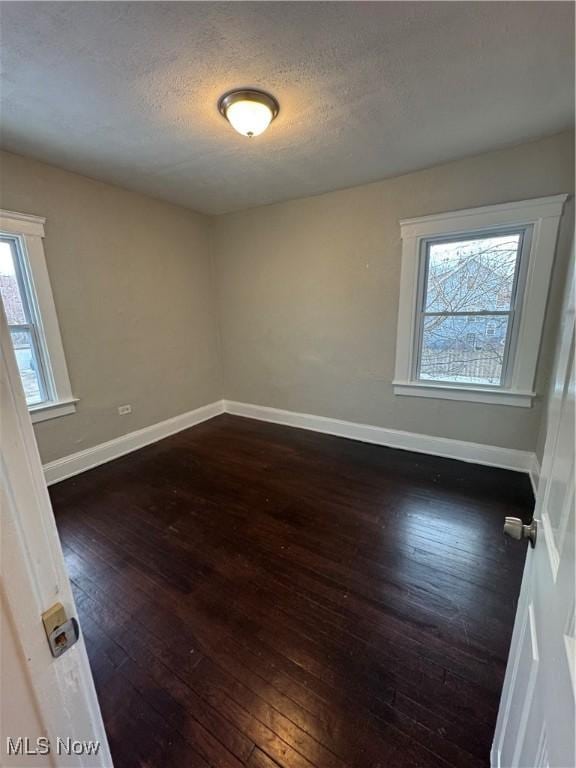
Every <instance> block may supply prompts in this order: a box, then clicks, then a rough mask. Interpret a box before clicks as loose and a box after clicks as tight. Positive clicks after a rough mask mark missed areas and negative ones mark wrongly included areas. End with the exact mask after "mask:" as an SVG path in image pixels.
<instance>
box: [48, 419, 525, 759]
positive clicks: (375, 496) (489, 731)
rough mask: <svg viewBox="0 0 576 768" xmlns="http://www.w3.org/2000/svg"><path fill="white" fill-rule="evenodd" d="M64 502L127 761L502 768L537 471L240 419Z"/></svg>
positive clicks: (95, 475) (80, 599)
mask: <svg viewBox="0 0 576 768" xmlns="http://www.w3.org/2000/svg"><path fill="white" fill-rule="evenodd" d="M51 496H52V501H53V504H54V509H55V513H56V520H57V524H58V528H59V531H60V535H61V538H62V544H63V547H64V552H65V556H66V561H67V564H68V569H69V573H70V577H71V579H72V582H73V587H74V592H75V596H76V601H77V607H78V612H79V616H80V620H81V625H82V630H83V633H84V637H85V640H86V644H87V647H88V654H89V656H90V661H91V665H92V670H93V673H94V678H95V680H96V686H97V689H98V693H99V697H100V702H101V706H102V711H103V714H104V720H105V723H106V727H107V731H108V736H109V740H110V745H111V749H112V754H113V757H114V761H115V765H116V767H117V768H127V767H128V766H146V768H153V767H155V766H158V768H160V767H162V768H167V767H168V766H175V767H176V766H177V767H178V768H186V766H198V768H200V767H202V768H206V766H213V768H238V767H239V766H243V765H245V766H250V768H276V767H277V766H283V767H284V768H310V766H317V767H318V768H344V766H348V767H349V768H376V767H377V766H379V767H380V768H385V767H389V768H404V767H407V766H410V767H411V768H414V767H415V766H421V767H422V768H428V767H429V766H430V767H432V766H433V767H434V768H441V767H442V766H461V767H463V768H464V767H465V768H476V766H487V765H488V763H489V761H488V755H489V749H490V743H491V740H492V735H493V731H494V725H495V719H496V712H497V707H498V700H499V695H500V690H501V686H502V681H503V675H504V668H505V662H506V656H507V652H508V646H509V642H510V637H511V632H512V623H513V618H514V612H515V604H516V599H517V596H518V591H519V587H520V580H521V571H522V564H523V559H524V554H525V546H524V545H520V544H519V543H517V542H511V541H507V540H505V539H504V537H503V536H502V524H503V519H504V516H505V515H516V516H520V517H524V518H525V519H526V520H527V519H528V518H529V517H530V514H531V509H532V494H531V491H530V486H529V481H528V478H527V476H524V475H521V474H517V473H514V472H506V471H503V470H496V469H490V468H487V467H479V466H474V465H470V464H465V463H461V462H456V461H451V460H448V459H439V458H434V457H430V456H423V455H420V454H414V453H408V452H403V451H395V450H391V449H387V448H379V447H376V446H370V445H366V444H363V443H357V442H353V441H349V440H345V439H341V438H336V437H330V436H326V435H319V434H315V433H313V432H305V431H302V430H296V429H290V428H287V427H280V426H275V425H271V424H264V423H260V422H256V421H251V420H248V419H241V418H238V417H233V416H228V415H225V416H221V417H218V418H216V419H214V420H212V421H210V422H206V423H204V424H202V425H199V426H197V427H194V428H193V429H190V430H188V431H186V432H181V433H180V434H178V435H175V436H173V437H170V438H168V439H166V440H164V441H162V442H160V443H156V444H155V445H152V446H149V447H147V448H145V449H143V450H141V451H138V452H137V453H132V454H130V455H129V456H126V457H124V458H121V459H119V460H117V461H115V462H112V463H110V464H106V465H105V466H102V467H99V468H98V469H94V470H92V471H90V472H86V473H84V474H83V475H80V476H78V477H75V478H72V479H70V480H67V481H65V482H62V483H60V484H58V485H56V486H53V487H52V488H51Z"/></svg>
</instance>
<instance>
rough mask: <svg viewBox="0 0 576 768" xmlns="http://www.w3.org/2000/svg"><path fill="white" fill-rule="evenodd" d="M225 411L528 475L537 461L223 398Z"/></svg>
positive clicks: (472, 445)
mask: <svg viewBox="0 0 576 768" xmlns="http://www.w3.org/2000/svg"><path fill="white" fill-rule="evenodd" d="M224 410H225V411H226V413H232V414H235V415H236V416H247V417H248V418H251V419H259V420H260V421H270V422H273V423H274V424H285V425H287V426H290V427H299V428H300V429H309V430H312V431H313V432H324V433H326V434H328V435H338V436H339V437H348V438H350V439H352V440H360V441H361V442H364V443H374V444H375V445H385V446H387V447H389V448H401V449H403V450H405V451H415V452H417V453H428V454H431V455H433V456H442V457H444V458H448V459H459V460H460V461H468V462H471V463H473V464H485V465H486V466H489V467H500V468H502V469H513V470H516V471H518V472H528V473H530V474H531V473H532V469H533V467H534V461H535V460H536V457H535V455H534V454H533V453H532V452H530V451H518V450H514V449H513V448H499V447H498V446H495V445H484V444H483V443H469V442H466V441H464V440H452V439H450V438H446V437H434V436H432V435H421V434H418V433H417V432H403V431H401V430H397V429H387V428H386V427H374V426H371V425H370V424H357V423H355V422H352V421H341V420H340V419H329V418H326V417H325V416H314V415H312V414H310V413H296V412H295V411H283V410H280V409H279V408H268V407H265V406H261V405H252V404H250V403H238V402H235V401H233V400H225V401H224ZM536 464H537V461H536ZM531 476H532V475H531Z"/></svg>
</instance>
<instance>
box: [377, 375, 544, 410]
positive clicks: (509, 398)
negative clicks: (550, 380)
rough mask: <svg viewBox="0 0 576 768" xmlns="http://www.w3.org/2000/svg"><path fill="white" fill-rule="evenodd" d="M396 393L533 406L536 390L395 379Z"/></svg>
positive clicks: (526, 406)
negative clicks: (523, 390) (525, 390)
mask: <svg viewBox="0 0 576 768" xmlns="http://www.w3.org/2000/svg"><path fill="white" fill-rule="evenodd" d="M392 384H393V386H394V394H395V395H404V396H407V397H433V398H439V399H441V400H463V401H465V402H468V403H490V404H492V405H514V406H517V407H519V408H531V407H532V399H533V398H534V397H535V393H534V392H521V391H518V390H509V389H508V390H507V389H483V388H481V387H455V386H450V385H446V386H443V385H442V384H425V383H424V382H422V381H393V382H392Z"/></svg>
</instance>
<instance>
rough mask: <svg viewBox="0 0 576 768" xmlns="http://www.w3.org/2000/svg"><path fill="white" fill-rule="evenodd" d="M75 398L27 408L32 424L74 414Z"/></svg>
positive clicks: (76, 399) (76, 400)
mask: <svg viewBox="0 0 576 768" xmlns="http://www.w3.org/2000/svg"><path fill="white" fill-rule="evenodd" d="M77 402H78V398H77V397H73V398H70V399H69V400H58V401H55V402H52V403H41V404H40V405H33V406H32V407H30V408H28V411H29V413H30V418H31V419H32V424H36V423H37V422H38V421H48V419H57V418H58V417H59V416H69V415H70V414H71V413H75V412H76V403H77Z"/></svg>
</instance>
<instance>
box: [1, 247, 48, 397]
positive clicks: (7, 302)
mask: <svg viewBox="0 0 576 768" xmlns="http://www.w3.org/2000/svg"><path fill="white" fill-rule="evenodd" d="M0 293H1V295H2V303H3V305H4V312H5V313H6V319H7V321H8V326H9V328H10V335H11V337H12V343H13V346H14V352H15V355H16V362H17V364H18V369H19V371H20V377H21V379H22V384H23V387H24V394H25V395H26V402H27V403H28V405H39V404H40V403H44V402H46V400H47V399H48V393H47V385H46V376H45V366H44V361H43V355H42V353H41V349H40V344H39V331H38V324H37V321H36V316H37V315H36V311H35V301H34V298H33V292H32V288H31V284H30V281H29V279H28V276H27V274H26V268H25V264H24V259H23V254H22V250H21V245H20V243H19V241H18V239H17V238H8V237H2V238H0Z"/></svg>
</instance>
